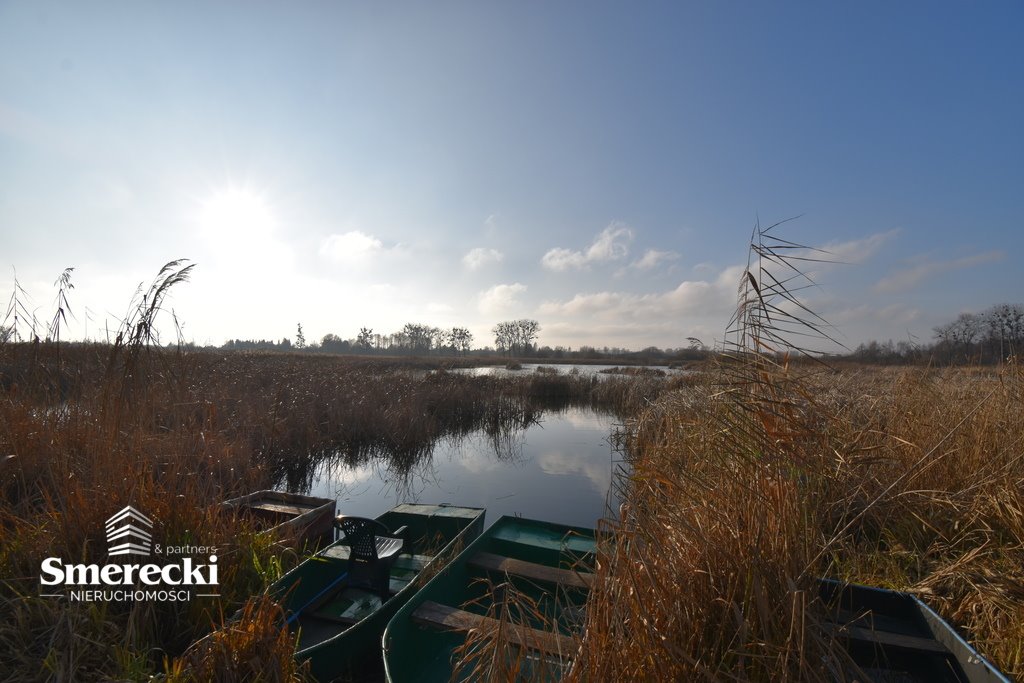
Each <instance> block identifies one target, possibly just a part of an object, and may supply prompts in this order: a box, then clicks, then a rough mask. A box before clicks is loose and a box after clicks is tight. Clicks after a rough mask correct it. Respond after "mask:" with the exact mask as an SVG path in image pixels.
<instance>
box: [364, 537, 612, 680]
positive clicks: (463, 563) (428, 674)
mask: <svg viewBox="0 0 1024 683" xmlns="http://www.w3.org/2000/svg"><path fill="white" fill-rule="evenodd" d="M595 548H596V543H595V539H594V530H593V529H584V528H581V527H572V526H564V525H560V524H552V523H549V522H538V521H534V520H529V519H522V518H519V517H502V518H501V519H499V520H498V521H497V522H495V523H494V525H493V526H491V527H490V528H489V529H488V530H487V531H486V532H484V534H483V535H482V536H480V538H478V539H476V540H475V541H473V543H471V544H470V545H469V546H468V547H467V548H466V549H465V550H463V551H462V552H461V553H460V554H459V556H458V557H456V558H455V559H454V560H452V561H451V562H450V563H449V564H448V566H447V567H445V568H444V569H443V570H441V573H440V574H438V575H437V576H435V577H434V578H432V579H431V580H430V581H429V582H428V583H427V585H425V586H424V587H423V588H422V589H420V591H419V592H418V593H417V594H416V595H414V596H413V597H412V598H411V599H410V600H409V601H408V602H407V603H406V604H405V605H404V606H403V607H402V608H401V609H400V610H398V612H397V614H395V616H394V618H392V619H391V622H390V623H389V624H388V627H387V630H386V631H385V632H384V638H383V648H384V668H385V672H386V675H387V680H388V681H389V682H391V683H412V682H414V681H415V682H423V683H426V682H428V681H429V682H431V683H432V682H434V681H448V680H451V679H452V676H453V664H454V662H453V655H454V654H455V650H456V648H459V647H460V646H463V645H464V644H465V643H466V641H467V637H468V636H469V634H470V633H473V632H475V633H477V634H478V635H479V634H482V633H488V632H493V631H494V630H495V629H497V628H499V627H500V628H502V630H503V633H504V639H503V640H504V643H505V644H507V645H508V647H509V650H508V651H506V652H505V654H504V656H505V657H507V658H513V659H515V660H516V661H517V662H519V663H520V664H522V663H523V662H525V663H526V664H525V666H526V668H527V669H530V668H532V669H534V671H533V674H536V673H537V671H541V672H542V675H541V677H545V676H546V677H548V678H553V679H557V678H559V677H560V675H561V674H562V673H564V668H565V666H566V665H567V664H568V663H569V662H570V661H571V659H572V658H573V657H574V656H575V653H576V641H575V639H574V637H573V636H575V635H578V634H579V632H580V630H581V629H582V624H583V617H584V609H585V606H586V600H587V597H588V595H589V592H590V585H591V582H592V580H593V574H591V573H589V572H590V571H592V569H591V568H592V567H593V566H594V554H595ZM531 662H532V664H531ZM538 667H543V669H539V668H538ZM526 673H527V675H531V674H530V672H529V671H526ZM475 677H476V674H473V673H471V672H470V671H461V672H457V678H458V679H460V680H471V679H474V678H475Z"/></svg>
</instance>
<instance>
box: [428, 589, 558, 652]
mask: <svg viewBox="0 0 1024 683" xmlns="http://www.w3.org/2000/svg"><path fill="white" fill-rule="evenodd" d="M412 620H413V621H414V622H416V623H418V624H422V625H425V626H432V627H435V628H444V629H450V630H454V631H474V630H487V631H496V630H497V629H498V628H499V626H500V625H501V622H499V621H498V620H497V619H493V618H491V617H485V616H483V615H480V614H474V613H473V612H467V611H466V610H463V609H458V608H456V607H449V606H448V605H442V604H441V603H438V602H433V601H430V600H427V601H425V602H424V603H423V604H422V605H420V606H419V607H417V608H416V610H415V611H414V612H413V613H412ZM505 628H506V629H507V630H506V631H505V634H506V637H508V639H509V640H510V641H511V642H513V643H515V644H516V645H518V646H520V647H526V648H529V649H532V650H539V651H541V652H545V653H548V654H557V655H563V656H570V655H574V654H575V653H576V641H575V640H573V638H571V637H570V636H565V635H562V634H560V633H551V632H549V631H541V630H539V629H535V628H530V627H529V626H521V625H518V624H505Z"/></svg>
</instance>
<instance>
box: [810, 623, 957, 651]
mask: <svg viewBox="0 0 1024 683" xmlns="http://www.w3.org/2000/svg"><path fill="white" fill-rule="evenodd" d="M826 628H827V629H828V630H830V631H832V632H833V633H834V634H835V635H836V636H838V637H840V638H850V639H852V640H862V641H865V642H869V643H875V644H876V645H882V646H885V647H902V648H906V649H908V650H917V651H919V652H935V653H939V654H948V653H949V649H948V648H947V647H946V646H945V645H943V644H942V643H940V642H939V641H937V640H934V639H932V638H920V637H918V636H908V635H904V634H902V633H892V632H891V631H879V630H876V629H870V628H864V627H862V626H850V625H847V624H826Z"/></svg>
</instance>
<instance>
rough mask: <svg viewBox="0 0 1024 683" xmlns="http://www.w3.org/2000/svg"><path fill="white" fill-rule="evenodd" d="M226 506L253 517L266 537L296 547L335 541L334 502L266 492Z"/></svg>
mask: <svg viewBox="0 0 1024 683" xmlns="http://www.w3.org/2000/svg"><path fill="white" fill-rule="evenodd" d="M222 506H223V507H224V508H225V509H226V510H228V511H231V512H232V513H234V514H238V515H245V516H248V517H250V518H251V519H253V520H255V521H256V522H257V525H258V526H260V527H261V529H262V531H263V532H264V533H267V534H272V535H273V536H274V538H275V539H277V540H279V541H281V542H283V543H286V544H288V545H292V546H294V547H301V546H303V545H304V544H307V543H308V544H317V543H319V542H321V541H328V540H332V538H333V529H334V508H335V502H334V500H332V499H330V498H317V497H316V496H303V495H300V494H297V493H287V492H285V491H270V490H266V491H257V492H256V493H250V494H249V495H247V496H241V497H239V498H232V499H231V500H226V501H224V502H223V503H222Z"/></svg>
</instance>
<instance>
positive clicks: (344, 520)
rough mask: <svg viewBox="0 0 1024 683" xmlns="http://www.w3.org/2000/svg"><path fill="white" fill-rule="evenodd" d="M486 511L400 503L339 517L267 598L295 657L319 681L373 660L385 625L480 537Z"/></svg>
mask: <svg viewBox="0 0 1024 683" xmlns="http://www.w3.org/2000/svg"><path fill="white" fill-rule="evenodd" d="M484 513H485V510H483V509H481V508H465V507H455V506H451V505H418V504H404V505H399V506H398V507H395V508H393V509H391V510H389V511H387V512H385V513H384V514H382V515H381V516H380V517H378V518H377V519H375V520H371V519H364V518H361V517H346V516H344V515H342V516H339V517H338V518H337V520H336V525H337V526H338V528H339V530H341V532H342V533H343V534H344V536H343V537H342V538H341V539H340V540H338V541H336V542H334V543H332V544H331V545H329V546H327V547H326V548H325V549H323V550H321V551H320V552H318V553H317V554H316V555H314V556H313V557H311V558H310V559H308V560H306V561H305V562H303V563H302V564H300V565H299V566H298V567H296V568H295V569H293V570H292V571H290V572H288V573H287V574H285V575H284V576H283V577H281V579H280V580H279V581H278V582H277V583H275V584H274V585H273V586H271V588H270V591H271V594H272V595H274V596H275V597H276V598H277V600H278V601H279V602H280V603H281V605H282V606H283V607H284V609H285V614H286V615H287V619H288V624H289V626H290V628H291V629H292V630H297V631H298V634H299V639H298V646H297V648H296V654H295V656H296V658H297V659H298V660H300V661H303V660H308V661H309V663H310V671H311V673H312V674H313V675H314V676H315V677H316V678H317V680H320V681H330V680H332V679H334V678H336V677H338V676H342V675H349V674H351V673H352V672H353V671H356V670H358V669H359V668H360V667H361V666H362V665H363V664H364V663H366V662H367V661H369V660H372V659H373V658H378V661H379V657H380V637H381V633H382V632H383V630H384V627H385V626H386V625H387V623H388V620H389V619H391V617H392V616H393V615H394V614H395V612H396V611H397V610H398V608H399V607H401V606H402V604H404V603H405V601H406V600H408V599H409V598H411V597H412V596H413V595H414V594H415V593H416V591H417V590H418V589H419V588H420V587H421V586H422V585H424V584H425V583H426V582H427V580H428V579H429V578H430V577H431V576H433V575H434V574H436V573H437V571H438V570H440V569H441V568H442V567H444V566H445V564H446V563H447V562H449V561H450V560H451V559H452V558H454V557H455V556H456V555H457V554H458V552H459V551H460V550H462V549H463V548H464V547H465V546H466V544H467V543H469V542H470V541H472V540H473V539H475V538H476V537H477V536H479V535H480V532H481V531H482V530H483V525H484Z"/></svg>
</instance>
